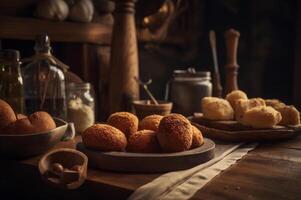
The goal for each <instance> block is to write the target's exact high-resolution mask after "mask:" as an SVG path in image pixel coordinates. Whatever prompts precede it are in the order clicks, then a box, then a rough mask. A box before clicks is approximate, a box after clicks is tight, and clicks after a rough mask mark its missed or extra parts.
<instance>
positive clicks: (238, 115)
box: [234, 98, 265, 123]
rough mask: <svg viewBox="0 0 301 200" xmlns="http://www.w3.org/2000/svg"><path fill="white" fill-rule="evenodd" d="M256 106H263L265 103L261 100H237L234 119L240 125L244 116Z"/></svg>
mask: <svg viewBox="0 0 301 200" xmlns="http://www.w3.org/2000/svg"><path fill="white" fill-rule="evenodd" d="M257 106H265V101H264V100H263V99H262V98H252V99H239V100H237V102H236V103H235V109H234V111H235V119H236V120H237V121H238V122H240V123H242V119H243V116H244V114H245V113H246V112H247V111H248V110H249V109H251V108H255V107H257Z"/></svg>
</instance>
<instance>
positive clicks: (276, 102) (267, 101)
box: [264, 99, 286, 109]
mask: <svg viewBox="0 0 301 200" xmlns="http://www.w3.org/2000/svg"><path fill="white" fill-rule="evenodd" d="M264 101H265V104H266V106H271V107H273V108H275V109H277V108H279V107H283V106H286V105H285V103H283V102H282V101H280V100H278V99H265V100H264Z"/></svg>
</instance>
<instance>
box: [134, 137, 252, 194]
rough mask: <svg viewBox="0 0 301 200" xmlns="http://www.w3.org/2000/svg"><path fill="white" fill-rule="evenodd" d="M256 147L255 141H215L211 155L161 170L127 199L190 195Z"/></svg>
mask: <svg viewBox="0 0 301 200" xmlns="http://www.w3.org/2000/svg"><path fill="white" fill-rule="evenodd" d="M255 147H256V144H249V145H243V143H239V144H217V145H216V148H215V158H214V159H212V160H210V161H209V162H206V163H204V164H201V165H198V166H196V167H194V168H191V169H188V170H182V171H176V172H170V173H166V174H163V175H161V176H160V177H158V178H156V179H155V180H153V181H152V182H150V183H148V184H146V185H143V186H142V187H140V188H138V189H137V190H136V191H135V192H134V193H133V194H132V195H131V196H130V197H129V200H163V199H164V200H167V199H172V200H174V199H177V200H181V199H189V198H190V197H192V196H193V195H194V194H195V193H196V192H197V191H198V190H199V189H201V188H202V187H203V186H204V185H206V183H208V182H209V181H210V180H211V179H212V178H214V177H215V176H216V175H218V174H219V173H221V172H222V171H223V170H225V169H227V168H228V167H230V166H231V165H232V164H234V163H236V162H237V160H239V159H241V158H242V157H243V156H244V155H246V154H247V153H248V152H249V151H250V150H252V149H254V148H255Z"/></svg>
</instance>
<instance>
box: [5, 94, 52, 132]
mask: <svg viewBox="0 0 301 200" xmlns="http://www.w3.org/2000/svg"><path fill="white" fill-rule="evenodd" d="M54 128H56V124H55V122H54V121H53V119H52V117H51V116H50V115H49V114H48V113H47V112H43V111H39V112H35V113H33V114H31V115H29V116H28V117H27V116H25V115H23V114H15V112H14V110H13V109H12V108H11V106H10V105H9V104H8V103H6V102H5V101H3V100H1V99H0V134H31V133H40V132H44V131H50V130H52V129H54Z"/></svg>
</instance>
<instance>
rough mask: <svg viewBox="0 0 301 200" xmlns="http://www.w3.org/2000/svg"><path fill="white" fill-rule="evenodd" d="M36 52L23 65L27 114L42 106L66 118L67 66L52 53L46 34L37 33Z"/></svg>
mask: <svg viewBox="0 0 301 200" xmlns="http://www.w3.org/2000/svg"><path fill="white" fill-rule="evenodd" d="M35 52H36V53H35V55H34V56H33V57H31V58H27V59H24V62H25V61H26V60H27V61H28V62H29V64H28V65H26V66H25V67H24V68H22V76H23V80H24V89H25V90H24V91H25V92H24V93H25V104H26V110H27V114H31V113H33V112H36V111H40V110H43V111H46V112H48V113H49V114H51V115H52V116H53V117H58V118H61V119H66V116H67V113H66V112H67V110H66V93H65V75H64V72H65V68H63V67H62V66H61V62H58V61H57V59H56V58H55V57H54V56H53V55H52V54H51V46H50V39H49V37H48V36H47V35H45V34H43V35H38V36H37V38H36V43H35Z"/></svg>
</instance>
